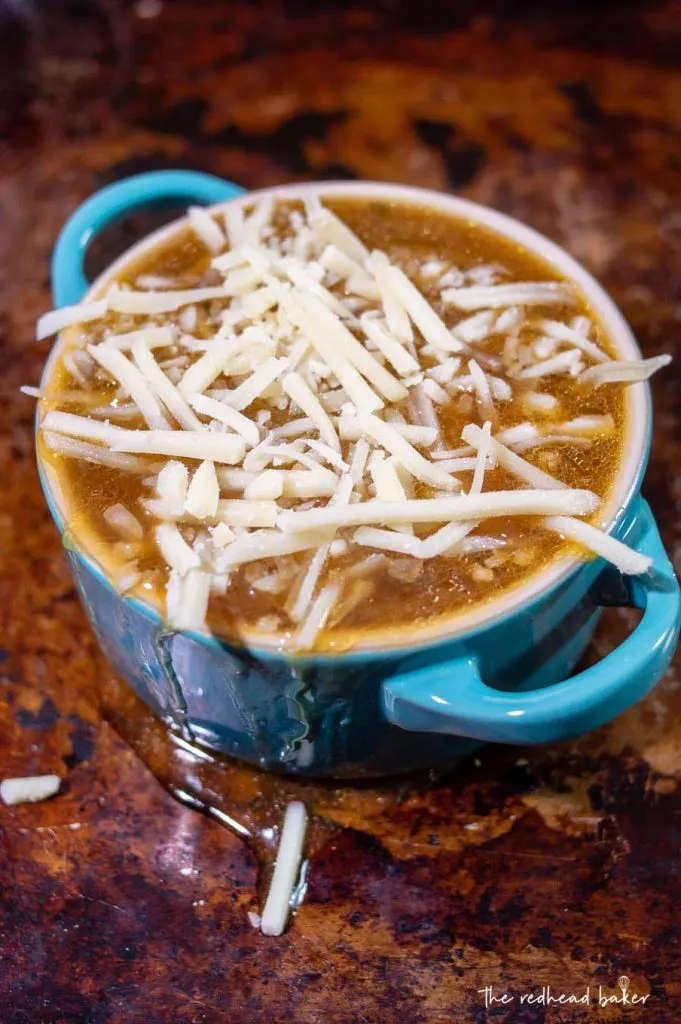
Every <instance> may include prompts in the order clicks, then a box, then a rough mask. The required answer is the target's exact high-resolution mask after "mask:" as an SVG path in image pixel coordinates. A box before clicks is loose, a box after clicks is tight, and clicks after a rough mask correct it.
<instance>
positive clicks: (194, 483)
mask: <svg viewBox="0 0 681 1024" xmlns="http://www.w3.org/2000/svg"><path fill="white" fill-rule="evenodd" d="M219 498H220V484H219V483H218V478H217V476H216V475H215V466H214V465H213V463H212V462H208V461H205V462H202V463H201V464H200V465H199V467H198V469H197V470H196V471H195V473H194V475H193V477H192V479H191V483H190V484H189V489H188V491H187V497H186V499H185V503H184V510H185V512H189V514H190V515H192V516H195V517H196V519H207V518H209V517H211V516H214V515H215V514H216V512H217V509H218V501H219Z"/></svg>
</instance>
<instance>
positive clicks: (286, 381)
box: [281, 371, 341, 452]
mask: <svg viewBox="0 0 681 1024" xmlns="http://www.w3.org/2000/svg"><path fill="white" fill-rule="evenodd" d="M281 386H282V387H283V389H284V391H285V392H286V394H287V395H289V397H290V398H292V399H293V401H294V402H295V403H296V405H297V406H298V407H299V408H300V409H301V411H302V412H304V413H305V415H306V416H307V417H309V419H311V420H312V421H313V423H314V424H315V425H316V426H317V428H318V430H319V434H320V437H321V438H322V439H323V440H324V441H325V442H326V444H327V445H329V447H331V448H333V450H334V451H336V452H339V451H340V447H341V446H340V441H339V440H338V434H337V433H336V428H335V427H334V425H333V423H332V422H331V420H330V418H329V416H328V414H327V412H326V411H325V409H324V407H323V406H322V404H321V402H320V401H319V399H318V398H317V396H316V395H315V394H313V392H312V390H311V389H310V387H309V386H308V385H307V384H306V383H305V381H304V380H303V378H302V377H301V376H300V374H299V373H296V372H295V371H294V372H293V373H287V374H286V376H285V377H284V378H283V379H282V382H281Z"/></svg>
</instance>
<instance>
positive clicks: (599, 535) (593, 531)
mask: <svg viewBox="0 0 681 1024" xmlns="http://www.w3.org/2000/svg"><path fill="white" fill-rule="evenodd" d="M544 525H545V526H546V527H548V529H549V530H552V531H554V532H555V533H559V534H560V535H561V536H562V537H568V538H569V539H570V540H574V541H576V542H577V543H578V544H581V545H583V546H584V547H585V548H588V549H589V551H593V553H594V554H596V555H600V557H601V558H604V559H605V560H606V561H607V562H612V564H613V565H614V566H616V568H617V569H619V571H620V572H623V573H625V574H626V575H628V576H640V575H641V574H642V573H645V572H647V571H648V569H649V568H650V566H651V565H652V562H653V560H652V558H649V557H648V556H647V555H641V554H639V552H638V551H634V550H632V548H630V547H627V545H626V544H623V543H622V541H620V540H617V539H616V538H615V537H611V536H610V535H609V534H607V533H604V532H603V530H599V529H598V528H597V527H595V526H591V524H590V523H584V522H582V521H581V520H579V519H572V518H569V517H568V516H551V517H550V518H548V519H545V520H544Z"/></svg>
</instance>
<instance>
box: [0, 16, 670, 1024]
mask: <svg viewBox="0 0 681 1024" xmlns="http://www.w3.org/2000/svg"><path fill="white" fill-rule="evenodd" d="M568 7H569V9H568ZM512 8H515V10H516V15H515V17H512V16H511V13H510V12H511V9H512ZM518 11H520V12H521V13H522V18H521V17H519V16H518ZM678 11H679V8H678V5H676V4H674V3H658V2H653V3H635V2H629V3H622V2H618V3H614V2H612V3H602V4H600V5H593V4H587V3H583V2H580V3H575V4H571V5H561V4H558V3H554V4H549V5H547V4H546V3H539V2H535V0H525V2H524V3H523V4H521V5H512V4H511V3H507V2H504V0H496V2H488V3H478V4H474V3H469V2H466V0H462V2H460V3H457V4H454V3H451V4H450V3H441V4H436V3H431V2H429V0H424V2H422V3H418V4H409V3H407V2H406V0H405V2H404V3H400V2H397V3H393V4H387V3H386V4H377V5H361V4H357V5H356V6H354V7H353V6H348V5H344V4H340V3H336V4H322V5H319V4H314V3H305V2H302V0H278V2H263V3H261V4H241V3H230V4H226V3H225V4H221V3H208V2H205V3H187V2H183V0H173V2H172V3H164V4H161V3H160V2H157V0H140V2H138V3H137V4H136V5H134V6H133V5H131V4H126V3H117V2H115V0H109V2H104V0H102V2H100V3H95V2H89V3H88V2H80V3H78V4H75V3H72V4H69V3H61V4H59V3H55V2H48V0H39V2H37V3H35V4H33V5H29V4H25V5H24V4H11V3H8V2H7V0H4V2H0V147H1V148H0V153H1V159H0V409H1V412H2V415H1V416H0V462H1V464H2V466H3V473H2V487H0V646H1V647H2V655H1V658H2V661H1V663H0V716H1V719H2V730H3V746H2V753H1V754H0V770H1V774H2V775H3V776H7V775H22V774H31V773H36V772H51V771H56V772H59V773H60V774H66V775H67V779H68V781H67V783H66V785H65V786H64V789H63V792H62V794H61V795H60V796H59V797H58V798H57V799H55V800H53V801H52V802H50V803H46V804H43V805H37V806H25V807H20V808H16V809H8V808H4V807H3V808H0V831H1V835H0V887H1V888H2V899H1V906H0V1001H1V1004H2V1010H0V1018H1V1019H2V1021H3V1022H6V1024H23V1022H27V1024H57V1022H69V1024H136V1022H144V1024H157V1022H165V1021H171V1020H172V1021H175V1022H179V1024H185V1022H186V1024H189V1022H197V1024H198V1022H202V1024H210V1022H213V1021H221V1020H230V1021H233V1022H235V1024H240V1022H247V1021H248V1022H252V1021H257V1022H259V1021H268V1022H270V1021H280V1020H285V1019H286V1020H293V1021H296V1022H301V1024H312V1022H317V1021H320V1022H321V1021H323V1022H330V1024H333V1022H339V1024H340V1022H342V1024H346V1022H348V1024H350V1022H356V1021H371V1022H376V1024H383V1022H386V1024H392V1022H394V1021H408V1022H421V1021H423V1022H454V1024H483V1022H486V1021H495V1022H496V1021H499V1022H504V1024H505V1022H520V1024H557V1022H559V1021H560V1022H570V1024H571V1022H574V1021H587V1020H588V1021H593V1020H596V1019H597V1020H603V1021H609V1022H618V1021H621V1020H625V1019H626V1020H627V1021H647V1022H649V1024H653V1022H654V1024H665V1022H672V1021H676V1020H678V1019H679V1015H680V1014H681V979H680V978H679V971H678V963H679V952H680V940H681V932H680V930H679V925H678V920H679V910H680V909H681V855H680V854H681V793H680V790H679V771H680V769H681V735H680V733H679V713H680V712H681V690H680V688H679V676H678V660H677V665H676V667H675V668H673V669H672V670H671V671H670V672H669V673H668V675H667V677H666V678H665V679H664V681H663V682H662V683H661V684H660V686H659V687H658V688H657V690H656V691H655V692H654V694H653V695H652V696H651V697H650V698H649V699H648V700H647V701H646V702H645V703H644V704H642V705H640V706H639V707H637V708H635V709H633V710H632V711H630V712H629V713H627V714H626V715H624V716H623V717H622V718H620V719H619V720H618V721H617V722H615V723H614V724H613V725H611V726H610V727H608V728H606V729H602V730H600V731H599V732H598V733H596V734H594V735H591V736H588V737H585V738H583V739H581V740H579V741H574V742H570V743H566V744H563V745H561V746H556V747H551V748H545V749H540V750H517V749H514V750H511V749H508V748H507V749H501V748H500V749H495V750H491V749H488V750H486V751H484V752H483V753H482V754H481V755H480V758H479V759H478V761H477V762H476V761H473V760H470V761H468V762H466V763H465V764H464V765H462V766H461V767H460V769H459V770H458V772H457V773H455V774H453V775H452V776H450V777H448V778H447V779H444V780H441V781H440V782H438V783H437V784H434V785H432V786H431V787H429V788H427V789H424V790H421V791H419V790H410V789H409V788H408V787H407V789H406V790H405V789H404V788H402V789H394V790H391V789H390V787H388V788H387V789H385V788H384V789H383V790H380V791H378V790H377V791H374V790H370V789H369V790H362V791H359V792H348V793H347V794H341V795H338V796H337V797H336V799H335V802H334V804H333V813H332V815H331V816H332V817H333V818H334V820H335V821H336V822H337V823H338V824H340V825H342V826H343V828H342V830H339V831H337V832H335V833H333V834H332V836H331V837H330V838H329V840H328V842H326V843H325V844H322V845H321V846H320V848H319V850H318V851H317V852H316V854H315V855H314V857H313V858H312V863H311V870H310V887H309V893H308V897H307V900H306V902H305V904H304V906H303V908H302V910H301V911H300V913H299V914H298V916H297V919H296V921H295V924H294V926H293V928H292V929H291V930H290V931H289V932H288V933H287V934H286V935H284V936H283V937H282V938H280V939H264V938H263V937H262V936H260V935H259V933H257V932H256V931H254V930H253V929H252V928H251V926H250V925H249V922H248V919H247V916H246V912H247V910H248V909H254V907H255V897H254V884H255V862H254V860H253V857H252V855H251V854H250V853H249V852H248V850H247V849H246V848H245V847H244V846H243V845H242V844H241V843H240V842H239V841H238V840H237V839H236V838H235V837H233V836H232V835H230V834H229V833H228V832H227V831H225V830H224V829H222V828H221V827H220V826H219V825H217V824H216V823H214V822H211V821H209V820H208V819H206V818H204V817H202V816H200V815H198V814H195V813H194V812H192V811H190V810H187V809H185V808H183V807H181V806H180V805H179V804H177V803H176V802H174V801H173V800H172V799H171V797H170V796H168V795H167V794H166V793H165V792H164V791H163V790H162V789H161V787H160V786H159V785H158V784H157V783H156V781H155V779H154V778H153V776H152V775H151V774H150V773H149V772H148V770H147V769H146V768H145V767H144V766H143V765H142V763H141V762H140V761H139V760H138V759H137V758H136V757H135V756H134V755H133V754H132V752H131V751H130V750H129V749H128V747H126V745H125V744H124V743H123V742H122V740H121V739H120V738H119V737H118V736H117V734H116V733H115V731H114V730H113V729H112V728H111V726H110V725H109V724H107V723H106V722H105V721H103V719H102V716H101V713H100V711H99V709H98V701H97V691H98V685H99V684H100V683H101V681H102V680H103V679H105V678H106V676H107V669H106V666H105V665H104V663H103V661H102V659H101V657H100V655H99V654H98V652H97V650H96V647H95V644H94V641H93V639H92V636H91V633H90V631H89V628H88V626H87V623H86V620H85V617H84V615H83V613H82V611H81V609H80V607H79V604H78V601H77V599H76V595H75V593H74V589H73V586H72V583H71V580H70V578H69V576H68V574H67V571H66V566H65V562H64V559H63V557H62V555H61V553H60V548H59V543H58V540H57V537H56V533H55V531H54V529H53V527H52V525H51V523H50V521H49V518H48V514H47V511H46V509H45V506H44V504H43V501H42V498H41V494H40V490H39V486H38V482H37V478H36V475H35V472H34V463H33V455H32V403H31V402H30V401H29V400H28V399H25V398H23V397H22V396H20V395H19V394H18V390H17V389H18V387H19V385H20V384H22V383H35V382H36V381H37V379H38V375H39V372H40V366H41V363H42V361H43V359H44V356H45V348H44V347H40V346H36V345H35V343H34V342H33V340H32V339H33V323H34V320H35V318H36V316H37V315H38V314H39V313H40V312H41V311H44V310H45V309H46V308H47V307H48V306H49V281H48V264H49V257H50V250H51V247H52V245H53V243H54V240H55V237H56V234H57V231H58V229H59V227H60V225H61V223H62V222H63V220H64V219H65V217H66V216H67V215H68V213H69V212H70V211H71V210H72V209H73V208H74V207H75V206H76V205H77V203H78V202H80V201H81V200H82V199H84V198H85V197H86V196H87V195H88V194H89V193H90V192H92V191H93V190H94V189H96V188H97V187H99V186H101V185H102V184H104V183H106V182H109V181H112V180H114V179H116V178H119V177H121V176H123V175H125V174H128V173H131V172H135V171H139V170H146V169H152V168H159V167H172V166H186V167H194V168H199V169H204V170H208V171H212V172H214V173H217V174H222V175H224V176H226V177H229V178H233V179H234V180H236V181H239V182H241V183H243V184H244V185H247V186H263V185H269V184H272V183H277V182H283V181H291V180H306V179H310V178H320V177H322V178H324V177H328V178H337V177H357V178H378V179H385V180H392V181H405V182H413V183H417V184H420V185H426V186H431V187H435V188H443V189H448V190H452V191H460V192H462V193H463V194H465V195H467V196H469V197H472V198H474V199H477V200H479V201H482V202H486V203H490V204H492V205H494V206H496V207H498V208H500V209H502V210H505V211H506V212H508V213H511V214H513V215H515V216H518V217H520V218H522V219H524V220H526V221H527V222H528V223H530V224H532V225H533V226H535V227H536V228H538V229H539V230H541V231H544V232H546V233H547V234H548V235H550V236H551V237H553V238H555V239H556V240H557V241H558V242H560V243H561V244H563V245H565V246H566V247H567V248H568V249H569V250H570V251H571V252H572V253H573V254H574V255H575V256H576V257H577V258H579V259H580V260H582V261H583V262H584V263H585V264H586V265H587V266H588V267H589V268H590V269H591V270H592V271H594V273H595V274H596V275H597V276H598V277H599V278H600V279H601V280H602V281H603V282H604V283H605V285H606V286H607V287H608V288H609V290H610V291H611V293H612V294H613V295H614V297H615V299H616V300H617V301H618V303H619V304H620V305H621V307H622V308H623V310H624V312H625V314H626V315H627V317H628V318H629V320H630V322H631V323H632V325H633V327H634V329H635V331H636V333H637V335H638V338H639V340H640V343H641V346H642V348H643V349H644V351H645V353H646V355H654V354H656V353H658V352H661V351H674V349H675V348H676V352H677V356H678V354H679V353H678V348H679V346H678V342H677V337H678V333H679V332H678V315H679V314H678V311H679V306H678V296H675V294H674V282H675V281H678V280H679V276H680V271H681V254H680V247H681V220H680V219H679V213H678V198H679V191H680V190H679V179H680V177H681V170H680V165H679V146H678V134H677V130H678V112H679V110H680V109H681V82H680V76H679V72H678V59H677V58H678ZM675 33H676V35H675ZM143 227H144V224H140V223H139V222H138V223H136V224H133V225H126V226H124V227H122V228H120V229H118V230H116V231H114V232H112V233H111V235H110V236H109V238H108V239H107V241H106V243H105V244H103V245H102V246H100V247H99V248H98V250H97V251H96V252H94V253H93V254H92V262H93V264H97V263H99V264H100V265H101V264H102V263H103V262H105V261H106V260H107V258H109V256H110V255H111V254H112V253H113V251H114V250H116V249H119V248H121V247H122V246H124V245H125V244H127V243H128V242H129V241H131V240H132V239H133V238H134V237H135V234H136V233H137V232H139V231H140V230H141V229H142V228H143ZM675 303H676V304H675ZM654 392H655V401H656V409H657V420H656V431H655V441H654V445H653V455H652V462H651V467H650V471H649V474H648V477H647V481H646V487H645V490H646V494H647V496H648V498H649V499H650V501H651V502H652V505H653V507H654V509H655V511H656V514H657V516H658V518H659V521H660V524H661V528H662V532H663V534H664V537H665V540H666V543H667V545H668V548H669V550H670V551H671V552H672V554H673V555H674V556H675V558H676V561H677V565H678V564H679V560H680V558H681V523H680V521H679V518H680V517H679V503H680V502H681V477H680V476H679V469H678V467H679V465H681V441H680V438H681V421H680V416H679V397H680V389H679V375H678V370H676V371H672V372H668V373H666V374H665V375H664V376H660V377H659V379H656V380H655V383H654ZM629 626H630V623H629V622H628V620H627V616H626V615H624V614H618V613H612V614H611V615H609V617H608V619H607V621H606V622H605V623H604V625H603V627H602V628H601V629H600V630H599V633H598V637H597V639H596V641H595V643H594V646H593V650H592V656H593V657H596V656H598V654H599V653H603V652H604V651H606V650H608V649H609V648H610V647H611V646H612V644H613V643H616V642H617V640H618V639H619V638H621V637H622V636H624V635H625V633H626V630H627V628H629ZM330 814H331V811H330ZM623 977H626V978H629V988H628V989H627V992H628V994H629V996H631V995H632V994H638V995H639V996H643V995H648V1000H647V1002H646V1003H645V1005H643V1004H639V1005H638V1006H634V1007H627V1009H626V1010H625V1009H624V1008H623V1007H622V1005H620V1004H617V1005H615V1004H612V1003H611V1004H608V1005H607V1006H603V1007H599V1006H598V1005H597V1004H596V1003H597V996H598V986H599V985H601V986H603V991H604V993H606V994H608V995H621V994H622V991H623V988H622V986H621V985H618V978H623ZM623 984H624V983H623ZM542 985H550V986H551V987H552V990H553V993H554V996H555V995H556V994H560V993H561V992H562V993H565V994H566V995H570V994H572V995H574V996H575V997H578V996H582V997H583V996H584V994H585V990H586V986H587V985H588V986H590V987H591V988H590V993H589V995H590V999H591V1004H590V1005H589V1006H588V1007H586V1006H584V1005H583V1004H570V1005H563V1006H560V1005H558V1004H556V1003H553V1004H551V1005H549V1006H548V1007H547V1006H542V1005H541V1004H540V1003H536V1002H535V1003H534V1004H530V1003H529V1002H528V1001H527V1000H525V1002H522V1003H521V996H522V995H523V994H526V995H527V994H530V995H536V994H538V993H540V992H541V987H542ZM485 986H492V987H493V989H492V991H493V994H494V995H495V996H497V997H499V998H500V997H501V996H502V994H503V993H506V994H507V1000H511V999H512V1001H507V1002H506V1003H505V1004H501V1003H499V1004H495V1005H493V1006H491V1007H487V1008H486V1007H485V1000H484V995H483V994H482V993H480V992H479V990H481V989H484V987H485ZM624 987H625V988H626V984H624Z"/></svg>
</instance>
